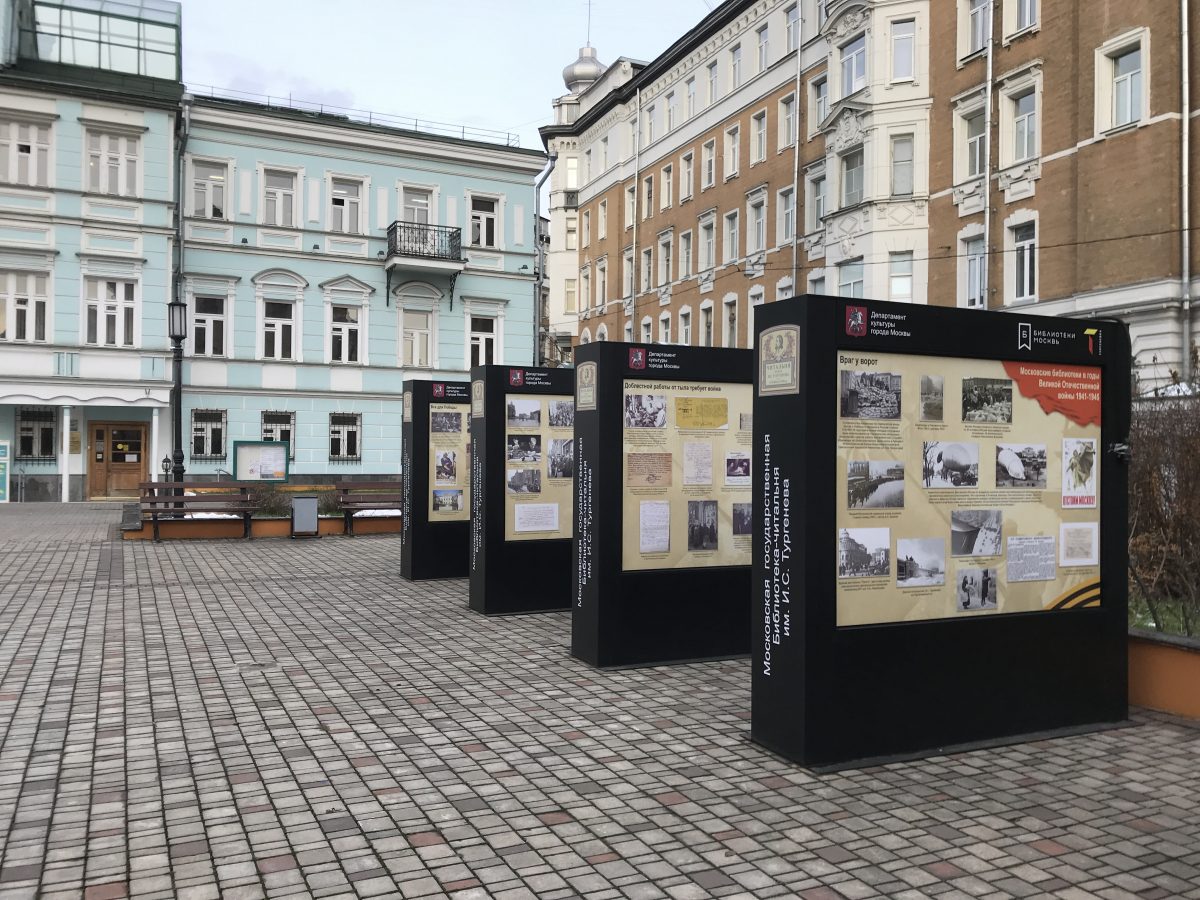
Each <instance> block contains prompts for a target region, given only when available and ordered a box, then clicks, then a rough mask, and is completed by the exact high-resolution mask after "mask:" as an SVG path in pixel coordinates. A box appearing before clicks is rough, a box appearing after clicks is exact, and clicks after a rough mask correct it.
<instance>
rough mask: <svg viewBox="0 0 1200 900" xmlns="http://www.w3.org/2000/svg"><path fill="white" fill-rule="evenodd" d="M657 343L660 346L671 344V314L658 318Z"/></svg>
mask: <svg viewBox="0 0 1200 900" xmlns="http://www.w3.org/2000/svg"><path fill="white" fill-rule="evenodd" d="M658 342H659V343H660V344H669V343H671V314H670V313H669V312H665V313H663V314H662V315H661V316H659V317H658Z"/></svg>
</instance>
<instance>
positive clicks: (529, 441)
mask: <svg viewBox="0 0 1200 900" xmlns="http://www.w3.org/2000/svg"><path fill="white" fill-rule="evenodd" d="M541 459H542V436H541V435H540V434H510V435H509V436H508V461H509V462H541Z"/></svg>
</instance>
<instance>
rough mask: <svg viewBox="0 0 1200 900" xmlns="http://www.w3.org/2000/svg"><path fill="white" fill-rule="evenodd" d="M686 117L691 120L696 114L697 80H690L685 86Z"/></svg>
mask: <svg viewBox="0 0 1200 900" xmlns="http://www.w3.org/2000/svg"><path fill="white" fill-rule="evenodd" d="M683 96H684V108H683V109H684V115H685V116H686V117H687V118H689V119H690V118H691V117H692V116H694V115H695V114H696V79H695V78H689V79H688V80H687V81H686V82H684V85H683Z"/></svg>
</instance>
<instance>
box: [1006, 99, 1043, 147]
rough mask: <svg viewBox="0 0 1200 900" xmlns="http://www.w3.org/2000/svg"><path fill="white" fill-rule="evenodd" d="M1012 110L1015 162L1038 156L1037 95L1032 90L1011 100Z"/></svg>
mask: <svg viewBox="0 0 1200 900" xmlns="http://www.w3.org/2000/svg"><path fill="white" fill-rule="evenodd" d="M1008 102H1009V104H1010V105H1011V108H1012V117H1013V118H1012V133H1013V162H1023V161H1024V160H1027V159H1033V158H1034V157H1035V156H1037V146H1038V135H1037V94H1036V92H1034V91H1033V90H1032V89H1031V90H1029V91H1026V92H1025V93H1023V94H1021V95H1019V96H1016V97H1012V98H1010V99H1009V101H1008Z"/></svg>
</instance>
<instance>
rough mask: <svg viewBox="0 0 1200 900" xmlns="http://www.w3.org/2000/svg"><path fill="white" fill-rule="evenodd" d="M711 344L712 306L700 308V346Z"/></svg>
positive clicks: (709, 345)
mask: <svg viewBox="0 0 1200 900" xmlns="http://www.w3.org/2000/svg"><path fill="white" fill-rule="evenodd" d="M712 345H713V310H712V306H704V307H701V308H700V346H701V347H711V346H712Z"/></svg>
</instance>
